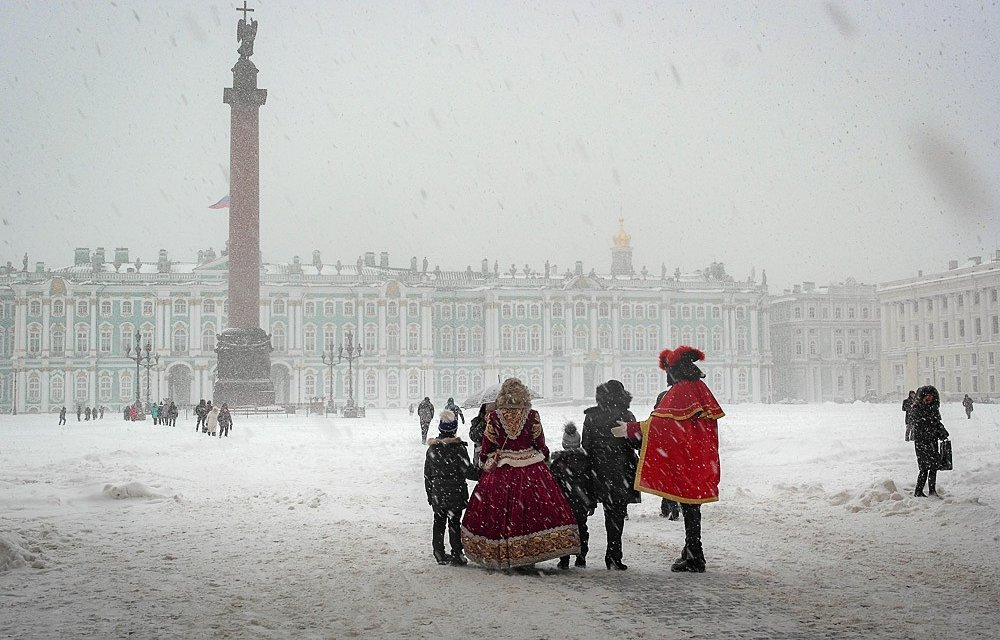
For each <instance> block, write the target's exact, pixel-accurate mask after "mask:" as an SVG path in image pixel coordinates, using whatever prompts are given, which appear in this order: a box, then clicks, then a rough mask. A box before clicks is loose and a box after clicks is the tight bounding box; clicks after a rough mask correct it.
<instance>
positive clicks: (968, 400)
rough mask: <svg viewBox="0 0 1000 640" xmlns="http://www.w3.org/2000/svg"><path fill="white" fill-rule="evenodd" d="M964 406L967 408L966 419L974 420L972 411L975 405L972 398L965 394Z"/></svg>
mask: <svg viewBox="0 0 1000 640" xmlns="http://www.w3.org/2000/svg"><path fill="white" fill-rule="evenodd" d="M962 406H963V407H965V417H966V418H967V419H969V420H972V409H973V408H974V406H975V405H974V404H973V402H972V398H970V397H969V394H965V397H964V398H962Z"/></svg>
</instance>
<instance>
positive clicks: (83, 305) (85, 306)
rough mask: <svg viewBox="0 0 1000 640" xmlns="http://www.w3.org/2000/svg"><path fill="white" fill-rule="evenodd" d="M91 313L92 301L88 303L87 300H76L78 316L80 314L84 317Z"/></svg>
mask: <svg viewBox="0 0 1000 640" xmlns="http://www.w3.org/2000/svg"><path fill="white" fill-rule="evenodd" d="M89 313H90V303H88V302H87V301H86V300H77V301H76V315H78V316H80V317H81V318H82V317H83V316H85V315H87V314H89Z"/></svg>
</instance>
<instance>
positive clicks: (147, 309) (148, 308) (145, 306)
mask: <svg viewBox="0 0 1000 640" xmlns="http://www.w3.org/2000/svg"><path fill="white" fill-rule="evenodd" d="M142 315H144V316H146V317H149V316H151V315H153V302H152V301H151V300H145V301H144V302H143V303H142Z"/></svg>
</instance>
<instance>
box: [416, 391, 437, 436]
mask: <svg viewBox="0 0 1000 640" xmlns="http://www.w3.org/2000/svg"><path fill="white" fill-rule="evenodd" d="M417 418H418V419H419V420H420V441H421V442H427V429H429V428H430V426H431V420H433V419H434V405H433V404H431V399H430V398H428V397H427V396H424V399H423V400H421V401H420V406H418V407H417Z"/></svg>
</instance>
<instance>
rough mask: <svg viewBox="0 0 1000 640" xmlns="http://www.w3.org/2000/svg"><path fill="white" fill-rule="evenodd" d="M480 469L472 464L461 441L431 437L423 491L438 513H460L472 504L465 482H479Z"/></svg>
mask: <svg viewBox="0 0 1000 640" xmlns="http://www.w3.org/2000/svg"><path fill="white" fill-rule="evenodd" d="M478 477H479V472H478V470H477V469H476V468H475V467H473V466H472V463H471V462H470V461H469V451H468V449H466V446H465V442H463V441H462V439H461V438H431V439H429V440H428V441H427V458H426V459H425V460H424V489H425V490H426V491H427V502H428V504H430V505H431V508H433V509H434V510H435V511H447V510H461V509H464V508H465V507H466V505H468V504H469V486H468V485H467V484H466V482H465V481H466V480H467V479H468V480H476V479H478Z"/></svg>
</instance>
